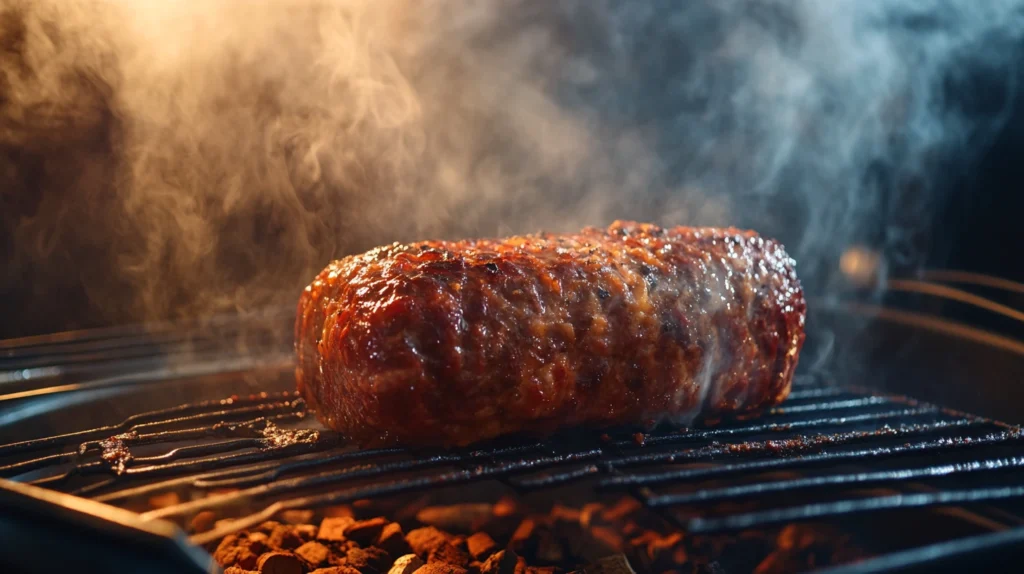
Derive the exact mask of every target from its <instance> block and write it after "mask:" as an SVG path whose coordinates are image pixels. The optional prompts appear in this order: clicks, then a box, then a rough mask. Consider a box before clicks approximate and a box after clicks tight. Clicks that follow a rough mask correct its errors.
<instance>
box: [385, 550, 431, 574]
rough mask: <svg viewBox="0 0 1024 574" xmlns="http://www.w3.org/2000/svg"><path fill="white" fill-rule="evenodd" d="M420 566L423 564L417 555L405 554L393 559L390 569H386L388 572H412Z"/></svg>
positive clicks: (406, 573) (400, 573) (405, 573)
mask: <svg viewBox="0 0 1024 574" xmlns="http://www.w3.org/2000/svg"><path fill="white" fill-rule="evenodd" d="M421 566H423V561H422V560H420V557H419V556H416V555H415V554H406V555H405V556H401V557H399V558H398V560H395V563H394V564H392V565H391V570H388V574H412V573H413V572H415V571H416V570H417V569H418V568H419V567H421Z"/></svg>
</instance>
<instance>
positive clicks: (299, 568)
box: [256, 552, 306, 574]
mask: <svg viewBox="0 0 1024 574" xmlns="http://www.w3.org/2000/svg"><path fill="white" fill-rule="evenodd" d="M256 569H257V570H259V572H260V574H303V572H305V571H306V567H305V566H303V564H302V560H299V557H298V556H296V555H294V554H291V553H287V552H267V553H266V554H264V555H262V556H260V559H259V561H257V562H256Z"/></svg>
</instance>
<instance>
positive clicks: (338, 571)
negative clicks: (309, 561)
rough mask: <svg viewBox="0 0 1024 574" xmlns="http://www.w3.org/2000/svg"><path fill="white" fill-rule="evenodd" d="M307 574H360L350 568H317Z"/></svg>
mask: <svg viewBox="0 0 1024 574" xmlns="http://www.w3.org/2000/svg"><path fill="white" fill-rule="evenodd" d="M309 574H360V573H359V570H356V569H355V568H352V567H351V566H329V567H327V568H317V569H316V570H313V571H312V572H310V573H309Z"/></svg>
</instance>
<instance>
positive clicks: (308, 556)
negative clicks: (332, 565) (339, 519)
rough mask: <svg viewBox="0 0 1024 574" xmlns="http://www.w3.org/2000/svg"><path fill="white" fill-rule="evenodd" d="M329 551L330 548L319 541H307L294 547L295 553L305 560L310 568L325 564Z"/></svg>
mask: <svg viewBox="0 0 1024 574" xmlns="http://www.w3.org/2000/svg"><path fill="white" fill-rule="evenodd" d="M330 553H331V551H330V549H329V548H327V547H326V546H324V545H323V544H320V543H319V542H307V543H305V544H303V545H302V546H299V547H298V548H296V549H295V554H297V555H298V556H299V558H302V559H303V560H305V561H306V563H307V564H309V566H310V567H311V568H316V567H318V566H324V565H326V564H327V557H328V556H329V555H330Z"/></svg>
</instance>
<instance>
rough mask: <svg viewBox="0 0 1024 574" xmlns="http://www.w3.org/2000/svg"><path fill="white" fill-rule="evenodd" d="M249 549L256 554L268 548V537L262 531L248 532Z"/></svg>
mask: <svg viewBox="0 0 1024 574" xmlns="http://www.w3.org/2000/svg"><path fill="white" fill-rule="evenodd" d="M248 538H249V540H248V543H249V550H250V551H251V552H252V553H253V554H256V555H257V556H258V555H260V554H263V553H264V552H266V551H268V550H270V537H269V536H267V535H266V534H264V533H263V532H250V533H249V537H248Z"/></svg>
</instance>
